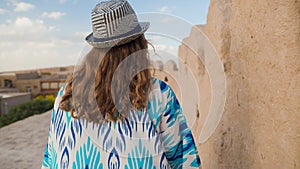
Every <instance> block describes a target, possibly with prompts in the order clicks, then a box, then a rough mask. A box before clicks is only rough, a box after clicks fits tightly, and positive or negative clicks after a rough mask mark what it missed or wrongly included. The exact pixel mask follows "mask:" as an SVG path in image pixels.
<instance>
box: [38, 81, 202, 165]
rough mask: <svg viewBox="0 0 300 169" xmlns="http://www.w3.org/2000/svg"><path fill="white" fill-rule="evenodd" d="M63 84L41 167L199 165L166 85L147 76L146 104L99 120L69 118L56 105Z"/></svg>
mask: <svg viewBox="0 0 300 169" xmlns="http://www.w3.org/2000/svg"><path fill="white" fill-rule="evenodd" d="M64 87H65V84H64V85H63V86H62V87H61V88H60V90H59V92H58V93H57V96H56V100H55V104H54V107H53V109H52V112H51V113H52V115H51V122H50V127H49V131H48V141H47V143H46V147H45V151H44V157H43V161H42V169H186V168H199V167H200V165H201V161H200V156H199V154H198V150H197V148H196V144H195V142H194V138H193V135H192V132H191V130H190V128H189V126H188V125H187V122H186V119H185V116H184V115H183V113H182V108H181V106H180V104H179V102H178V100H177V98H176V95H175V93H174V91H173V90H172V88H171V87H170V86H169V85H168V84H167V83H165V82H163V81H161V80H159V79H157V78H154V77H153V88H152V92H151V94H150V95H149V101H148V108H147V109H145V110H140V111H138V112H136V111H131V113H130V115H129V116H128V117H126V118H124V119H123V120H122V121H117V122H106V123H101V124H94V123H89V122H88V121H87V120H86V119H84V118H83V117H82V118H79V119H74V118H72V117H71V115H70V113H69V112H66V111H64V110H61V109H60V108H59V102H60V100H61V96H62V95H63V92H64Z"/></svg>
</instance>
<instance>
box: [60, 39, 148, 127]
mask: <svg viewBox="0 0 300 169" xmlns="http://www.w3.org/2000/svg"><path fill="white" fill-rule="evenodd" d="M132 54H134V55H137V57H133V60H132V59H131V60H130V61H126V58H128V56H130V55H132ZM100 58H102V59H100ZM100 60H101V61H100ZM99 62H100V64H99ZM121 62H122V64H120V63H121ZM149 64H150V60H149V55H148V41H147V40H146V39H145V36H144V35H141V36H140V37H138V38H137V39H135V40H133V41H131V42H129V43H126V44H123V45H118V46H114V47H112V48H110V49H99V48H92V49H91V51H89V53H88V54H87V55H86V56H85V59H84V62H83V64H82V65H81V66H76V69H75V71H74V73H73V74H71V75H70V76H69V77H68V78H67V80H66V86H65V89H64V92H63V95H62V99H61V102H60V109H62V110H65V111H68V112H70V113H71V115H72V117H73V118H76V119H77V118H79V117H81V116H85V118H86V119H87V120H88V121H93V122H96V123H99V122H100V121H102V120H105V121H108V120H112V121H117V120H118V119H123V118H124V117H126V115H127V114H128V111H129V107H130V106H129V105H132V106H134V107H135V108H136V109H138V110H141V109H143V108H147V106H148V102H147V101H148V94H149V89H150V86H151V83H150V79H151V71H150V70H149V69H143V68H145V66H146V68H149V67H148V65H149ZM142 67H143V68H142ZM117 68H118V71H117V72H118V73H117V74H116V73H115V72H116V70H117ZM131 70H141V71H139V72H138V73H137V74H135V75H134V74H133V75H132V77H133V78H132V79H127V78H129V77H130V76H128V75H129V74H130V73H131V72H130V71H131ZM113 76H115V77H114V78H115V79H116V83H114V85H116V86H111V84H112V79H113ZM126 80H127V81H128V80H129V81H128V82H130V85H129V86H124V82H125V81H126ZM75 84H76V85H75ZM73 86H76V88H75V89H73ZM111 87H114V89H113V91H112V89H111ZM124 87H127V88H128V87H129V89H128V90H129V96H126V95H125V97H123V98H119V97H118V95H121V96H123V95H124V89H122V88H124ZM113 96H116V97H115V101H116V102H117V103H114V100H113ZM74 97H75V99H74ZM95 101H96V102H95ZM128 103H129V105H128ZM116 104H121V105H123V108H122V109H121V110H119V108H117V106H116ZM124 105H125V106H124Z"/></svg>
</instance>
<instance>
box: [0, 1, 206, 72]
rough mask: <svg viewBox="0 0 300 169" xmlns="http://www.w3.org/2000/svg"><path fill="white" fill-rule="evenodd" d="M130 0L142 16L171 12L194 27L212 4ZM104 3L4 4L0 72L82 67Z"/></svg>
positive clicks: (0, 16) (0, 23) (1, 9)
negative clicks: (93, 16)
mask: <svg viewBox="0 0 300 169" xmlns="http://www.w3.org/2000/svg"><path fill="white" fill-rule="evenodd" d="M128 1H129V2H130V4H131V5H132V6H133V8H134V9H135V11H136V13H137V14H139V15H141V14H142V13H145V12H160V13H162V14H171V15H172V16H174V17H175V16H177V17H180V18H182V19H184V20H185V21H186V22H188V23H190V24H191V25H196V24H205V22H206V15H207V10H208V6H209V0H188V1H183V0H177V1H174V0H151V1H150V0H128ZM98 2H100V1H99V0H39V1H36V0H35V1H34V0H1V1H0V37H1V38H0V72H1V71H11V70H24V69H34V68H43V67H52V66H65V65H71V64H74V63H76V59H77V58H78V57H79V55H80V52H81V51H82V49H83V48H84V46H85V42H84V37H85V36H86V35H87V34H88V33H89V32H90V31H91V21H90V11H91V9H92V8H93V7H94V6H95V5H96V4H97V3H98ZM143 18H144V17H143ZM146 18H147V17H146ZM188 33H189V32H188V31H186V35H188ZM154 39H155V38H154ZM176 49H177V48H174V49H173V50H176ZM174 53H176V51H174Z"/></svg>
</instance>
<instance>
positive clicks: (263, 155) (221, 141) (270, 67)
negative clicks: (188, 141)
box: [200, 0, 300, 169]
mask: <svg viewBox="0 0 300 169" xmlns="http://www.w3.org/2000/svg"><path fill="white" fill-rule="evenodd" d="M206 33H207V34H208V36H209V38H210V39H211V40H212V42H213V44H214V45H215V46H216V48H217V50H218V52H219V53H220V57H221V58H222V61H223V64H224V68H225V73H226V77H227V100H226V105H225V112H224V115H223V118H222V120H221V123H220V125H219V127H218V128H217V131H216V132H215V133H214V135H213V136H212V137H211V138H210V139H209V140H208V141H207V142H206V143H204V144H202V145H200V148H202V149H201V150H202V154H203V156H202V157H203V158H202V160H203V168H204V169H221V168H222V169H223V168H224V169H228V168H243V169H247V168H249V169H250V168H253V169H258V168H262V169H274V168H286V169H296V168H300V123H299V119H300V99H299V98H300V1H297V0H275V1H271V0H264V1H247V0H211V4H210V8H209V13H208V18H207V25H206Z"/></svg>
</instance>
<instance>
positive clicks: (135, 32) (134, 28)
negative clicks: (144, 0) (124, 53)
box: [85, 0, 150, 48]
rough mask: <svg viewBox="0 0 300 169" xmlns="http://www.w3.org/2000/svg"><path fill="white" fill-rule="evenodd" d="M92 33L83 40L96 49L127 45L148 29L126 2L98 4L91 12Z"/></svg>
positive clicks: (114, 0)
mask: <svg viewBox="0 0 300 169" xmlns="http://www.w3.org/2000/svg"><path fill="white" fill-rule="evenodd" d="M91 18H92V27H93V32H92V33H90V34H89V35H88V36H87V37H86V38H85V40H86V41H87V42H88V43H89V44H90V45H92V46H94V47H96V48H109V47H113V46H117V45H122V44H125V43H128V42H130V41H132V40H134V39H136V38H137V37H139V36H140V35H141V34H143V33H144V32H145V31H146V30H147V29H148V28H149V25H150V23H149V22H139V21H138V18H137V16H136V14H135V12H134V10H133V8H132V7H131V6H130V4H129V3H128V2H127V1H126V0H111V1H103V2H100V3H98V4H97V5H96V6H95V7H94V9H93V10H92V12H91Z"/></svg>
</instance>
